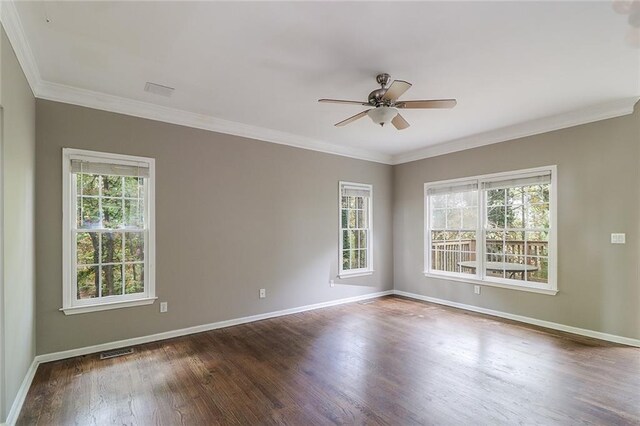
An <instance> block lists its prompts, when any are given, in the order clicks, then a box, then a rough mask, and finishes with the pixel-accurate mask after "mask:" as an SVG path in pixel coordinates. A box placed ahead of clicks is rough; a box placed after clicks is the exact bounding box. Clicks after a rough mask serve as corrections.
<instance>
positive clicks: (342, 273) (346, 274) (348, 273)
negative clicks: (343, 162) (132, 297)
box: [338, 181, 374, 278]
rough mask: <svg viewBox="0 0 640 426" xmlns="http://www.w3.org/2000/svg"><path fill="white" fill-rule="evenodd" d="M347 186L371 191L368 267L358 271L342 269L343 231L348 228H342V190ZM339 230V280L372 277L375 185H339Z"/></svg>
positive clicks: (342, 183)
mask: <svg viewBox="0 0 640 426" xmlns="http://www.w3.org/2000/svg"><path fill="white" fill-rule="evenodd" d="M345 186H349V187H354V188H358V189H363V190H365V191H369V205H368V209H367V211H368V213H369V215H368V223H369V227H368V228H367V267H366V268H358V269H348V270H344V269H342V251H343V249H344V248H343V246H344V244H343V241H342V234H343V230H344V229H346V228H342V188H343V187H345ZM338 230H339V238H338V241H339V244H340V249H339V251H338V268H339V269H338V271H339V272H338V278H352V277H362V276H366V275H372V274H373V272H374V270H373V185H370V184H366V183H357V182H346V181H340V182H339V185H338Z"/></svg>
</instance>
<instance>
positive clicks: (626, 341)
mask: <svg viewBox="0 0 640 426" xmlns="http://www.w3.org/2000/svg"><path fill="white" fill-rule="evenodd" d="M393 294H396V295H398V296H404V297H408V298H410V299H416V300H423V301H425V302H431V303H437V304H439V305H446V306H451V307H453V308H458V309H464V310H467V311H472V312H478V313H481V314H487V315H493V316H495V317H500V318H506V319H510V320H513V321H518V322H524V323H526V324H532V325H537V326H539V327H545V328H551V329H553V330H559V331H565V332H567V333H573V334H578V335H580V336H586V337H593V338H594V339H600V340H606V341H608V342H614V343H621V344H623V345H629V346H636V347H640V339H632V338H630V337H624V336H616V335H615V334H608V333H602V332H600V331H593V330H587V329H585V328H578V327H572V326H570V325H564V324H558V323H555V322H551V321H544V320H540V319H536V318H531V317H525V316H522V315H515V314H510V313H508V312H501V311H494V310H493V309H487V308H481V307H478V306H473V305H466V304H464V303H458V302H452V301H450V300H445V299H438V298H436V297H430V296H423V295H421V294H416V293H408V292H406V291H401V290H394V291H393Z"/></svg>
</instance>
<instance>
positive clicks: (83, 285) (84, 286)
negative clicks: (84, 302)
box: [76, 266, 98, 299]
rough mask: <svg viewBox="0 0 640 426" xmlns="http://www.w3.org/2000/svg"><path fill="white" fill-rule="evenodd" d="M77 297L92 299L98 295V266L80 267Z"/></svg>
mask: <svg viewBox="0 0 640 426" xmlns="http://www.w3.org/2000/svg"><path fill="white" fill-rule="evenodd" d="M76 280H77V281H76V282H77V284H78V287H77V293H76V294H77V297H78V299H91V298H93V297H98V293H97V289H98V281H97V280H98V267H97V266H89V267H84V266H83V267H79V268H78V269H77V271H76Z"/></svg>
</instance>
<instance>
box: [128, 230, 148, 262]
mask: <svg viewBox="0 0 640 426" xmlns="http://www.w3.org/2000/svg"><path fill="white" fill-rule="evenodd" d="M124 235H125V238H124V260H125V262H142V261H144V234H143V233H142V232H127V233H126V234H124Z"/></svg>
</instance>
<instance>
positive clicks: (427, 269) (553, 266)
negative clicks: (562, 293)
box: [422, 165, 558, 295]
mask: <svg viewBox="0 0 640 426" xmlns="http://www.w3.org/2000/svg"><path fill="white" fill-rule="evenodd" d="M557 169H558V168H557V166H556V165H550V166H543V167H534V168H530V169H521V170H512V171H507V172H500V173H490V174H484V175H478V176H469V177H463V178H456V179H448V180H440V181H434V182H426V183H425V184H424V189H423V193H422V196H423V197H424V247H423V250H424V271H423V273H424V275H425V277H428V278H438V279H442V280H447V281H457V282H464V283H470V284H475V285H478V284H479V285H484V286H490V287H498V288H507V289H512V290H520V291H528V292H533V293H541V294H547V295H555V294H557V293H558V268H557V260H558V259H557V258H558V251H557V237H558V229H557V228H558V226H557V224H558V220H557V208H558V200H557V196H558V185H557V174H558V173H557ZM540 172H549V173H551V184H550V187H549V216H550V217H549V222H550V225H549V246H548V249H549V255H548V260H549V275H548V283H547V284H542V283H541V284H534V283H531V282H524V281H523V282H522V284H517V283H516V282H517V280H511V279H505V278H495V277H492V278H491V279H490V280H487V279H486V278H485V277H484V276H483V275H482V268H481V267H479V268H476V273H475V274H474V275H470V274H469V275H468V277H465V276H461V274H456V273H449V272H446V271H436V270H432V269H431V232H430V231H431V229H430V221H431V214H430V213H431V211H430V205H429V197H428V196H427V190H428V189H429V188H433V187H437V186H442V185H446V184H453V183H463V182H474V181H475V182H476V183H477V184H478V229H477V237H476V238H477V241H480V242H481V244H477V245H476V247H477V249H476V258H478V259H481V260H482V262H483V263H484V245H485V227H484V219H485V215H486V211H485V210H486V206H485V205H484V204H485V200H484V191H483V190H482V183H483V182H490V181H495V180H502V179H504V178H507V177H511V178H515V177H523V176H526V175H530V174H536V173H540Z"/></svg>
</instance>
